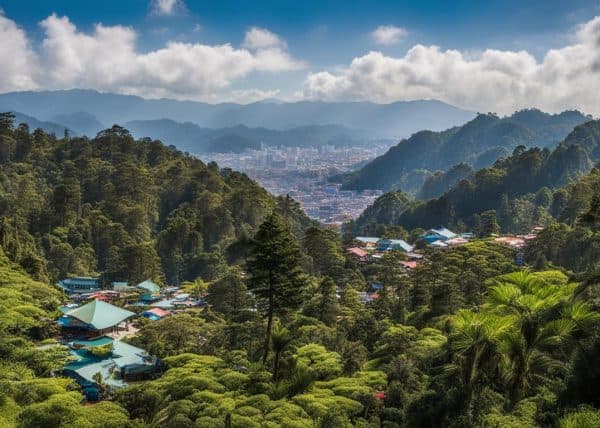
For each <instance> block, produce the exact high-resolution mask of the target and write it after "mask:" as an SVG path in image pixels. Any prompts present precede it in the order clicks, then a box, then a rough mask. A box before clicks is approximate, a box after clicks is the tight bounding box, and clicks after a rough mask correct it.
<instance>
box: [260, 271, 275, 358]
mask: <svg viewBox="0 0 600 428" xmlns="http://www.w3.org/2000/svg"><path fill="white" fill-rule="evenodd" d="M269 277H270V280H269V309H268V315H267V334H266V337H265V349H264V351H263V358H262V362H263V365H264V364H266V363H267V357H268V356H269V345H270V344H271V328H272V327H273V310H274V308H273V300H274V299H273V279H272V275H271V274H269Z"/></svg>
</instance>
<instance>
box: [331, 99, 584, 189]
mask: <svg viewBox="0 0 600 428" xmlns="http://www.w3.org/2000/svg"><path fill="white" fill-rule="evenodd" d="M588 120H590V117H589V116H586V115H584V114H583V113H580V112H578V111H565V112H562V113H560V114H549V113H544V112H542V111H540V110H536V109H529V110H522V111H518V112H516V113H514V114H513V115H511V116H506V117H499V116H497V115H496V114H493V113H487V114H478V115H477V117H475V118H474V119H473V120H471V121H469V122H467V123H465V124H464V125H462V126H457V127H452V128H449V129H447V130H445V131H442V132H435V131H432V130H425V131H420V132H417V133H415V134H413V135H412V136H411V137H410V138H408V139H404V140H402V141H400V143H398V144H397V145H396V146H393V147H391V148H390V149H389V150H388V151H387V152H386V153H385V154H383V155H382V156H380V157H378V158H376V159H374V160H373V161H371V162H370V163H368V164H367V165H365V166H364V167H363V168H362V169H360V170H358V171H355V172H353V173H350V174H348V175H344V176H338V177H333V178H332V180H334V181H338V180H341V181H342V182H343V183H344V188H345V189H382V190H386V191H387V190H403V191H406V192H410V193H415V192H417V191H418V190H419V189H420V187H421V186H422V184H423V183H424V182H425V180H427V178H428V177H429V176H431V175H432V174H433V173H434V172H436V171H440V170H442V171H444V170H447V169H449V168H451V167H452V166H453V165H456V164H458V163H461V162H465V163H468V164H470V165H471V166H472V167H474V168H476V169H480V168H483V167H486V166H489V165H491V164H493V163H494V162H495V161H496V160H497V159H499V158H502V157H506V156H508V155H510V153H512V151H513V150H514V149H515V148H516V147H518V146H525V147H526V148H529V147H541V148H545V147H548V148H552V147H554V146H556V145H557V144H558V143H559V142H560V141H561V140H563V139H564V138H565V137H566V136H567V135H568V134H569V132H571V131H572V130H573V128H574V127H575V126H577V125H579V124H581V123H584V122H586V121H588Z"/></svg>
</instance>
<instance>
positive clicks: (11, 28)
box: [0, 14, 302, 100]
mask: <svg viewBox="0 0 600 428" xmlns="http://www.w3.org/2000/svg"><path fill="white" fill-rule="evenodd" d="M40 25H41V27H42V28H43V30H44V32H45V37H44V39H43V41H42V43H41V46H40V47H39V49H37V50H38V51H39V52H40V53H39V54H36V53H34V50H33V49H32V48H31V46H30V45H29V42H28V40H27V35H26V34H25V32H24V31H23V30H21V29H19V28H18V27H17V26H16V25H15V23H14V22H13V21H11V20H10V19H7V18H5V17H4V16H2V15H0V37H1V38H2V40H3V42H2V44H0V73H2V76H3V77H2V79H0V90H2V91H10V90H23V89H37V88H43V89H68V88H93V89H97V90H100V91H112V92H120V93H128V94H134V95H141V96H145V97H172V98H179V99H184V98H185V99H198V100H219V99H220V98H224V97H227V96H228V95H227V91H228V90H229V87H230V85H231V84H232V82H234V81H236V80H237V79H241V78H244V77H246V76H247V75H248V74H250V73H252V72H261V71H262V72H282V71H287V70H295V69H297V68H299V67H301V66H302V64H301V63H300V62H299V61H297V60H295V59H294V58H293V57H292V56H291V55H290V54H289V53H288V52H287V48H286V46H285V42H283V41H282V40H281V39H280V38H279V37H278V36H276V35H275V34H273V33H270V32H268V31H267V30H261V32H263V33H264V34H269V35H270V37H271V42H268V39H265V38H263V39H260V38H256V36H255V35H254V36H253V35H247V36H246V39H247V40H252V41H253V43H254V45H253V46H252V49H250V48H235V47H233V46H231V45H230V44H223V45H205V44H201V43H182V42H169V43H167V44H166V46H164V47H162V48H159V49H156V50H153V51H149V52H139V51H138V50H137V49H136V39H137V33H136V32H135V30H133V29H132V28H130V27H123V26H110V27H109V26H104V25H102V24H98V25H96V26H95V28H94V30H93V31H92V32H91V33H83V32H81V31H79V30H78V29H77V28H76V26H75V25H74V24H73V23H71V22H70V21H69V19H68V18H67V17H59V16H56V15H54V14H53V15H51V16H49V17H48V18H46V19H45V20H43V21H42V22H41V23H40ZM249 34H250V32H249ZM274 41H276V43H275V42H274ZM245 96H247V95H245ZM255 96H256V95H255Z"/></svg>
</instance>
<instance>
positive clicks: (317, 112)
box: [0, 89, 475, 145]
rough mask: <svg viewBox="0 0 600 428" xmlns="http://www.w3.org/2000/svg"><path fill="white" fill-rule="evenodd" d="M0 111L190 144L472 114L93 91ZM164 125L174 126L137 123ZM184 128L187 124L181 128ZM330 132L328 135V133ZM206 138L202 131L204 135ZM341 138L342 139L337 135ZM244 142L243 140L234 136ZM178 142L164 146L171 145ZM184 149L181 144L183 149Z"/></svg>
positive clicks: (49, 95)
mask: <svg viewBox="0 0 600 428" xmlns="http://www.w3.org/2000/svg"><path fill="white" fill-rule="evenodd" d="M0 110H2V111H7V110H10V111H16V112H21V113H24V114H26V115H29V116H33V117H35V118H36V119H38V120H43V121H51V122H55V123H58V124H61V125H64V126H66V127H68V128H69V129H71V130H72V131H74V132H75V133H78V134H86V135H95V133H96V132H98V131H99V130H100V129H102V128H105V127H108V126H111V125H112V124H115V123H117V124H120V125H125V124H126V123H127V122H131V121H137V122H136V123H135V128H136V129H135V131H134V133H135V134H136V136H138V137H140V136H150V135H152V136H155V134H154V133H153V131H155V130H156V128H157V125H159V127H161V126H163V125H166V126H168V127H170V128H171V129H172V130H173V131H172V132H170V133H169V134H166V135H165V136H169V137H174V136H177V135H184V134H186V133H188V137H187V138H190V136H191V137H193V138H195V135H196V134H198V135H201V134H202V133H203V132H204V131H202V130H201V129H197V128H195V127H192V126H190V124H194V125H197V126H198V127H199V128H213V129H214V128H227V127H234V126H237V125H244V126H246V127H252V128H261V127H262V128H267V129H272V130H288V129H291V128H297V127H305V126H321V125H338V126H341V127H346V128H350V129H353V130H364V131H366V132H368V134H369V135H371V136H373V137H384V138H394V137H396V138H398V137H406V136H409V135H410V134H412V133H414V132H417V131H419V130H421V129H431V130H442V129H446V128H448V127H451V126H455V125H459V124H462V123H464V122H466V121H468V120H470V119H472V118H473V117H474V116H475V114H474V113H472V112H469V111H466V110H462V109H459V108H457V107H454V106H451V105H449V104H445V103H443V102H440V101H434V100H419V101H403V102H396V103H391V104H375V103H371V102H334V103H327V102H318V101H316V102H312V101H300V102H290V103H284V102H275V101H268V102H265V101H263V102H257V103H252V104H247V105H242V104H234V103H221V104H207V103H201V102H194V101H175V100H169V99H152V100H149V99H144V98H140V97H136V96H130V95H118V94H112V93H100V92H96V91H93V90H80V89H73V90H64V91H41V92H12V93H6V94H1V95H0ZM162 119H170V120H172V121H175V122H178V124H175V123H166V122H163V123H159V124H156V123H152V122H150V123H147V124H145V123H143V122H141V121H154V120H162ZM185 122H189V123H190V124H188V123H185ZM329 131H331V129H330V130H329ZM207 132H208V131H207ZM342 134H343V133H342ZM239 136H241V137H245V138H247V137H246V136H245V135H239ZM177 138H181V140H177V141H168V140H167V141H165V142H166V143H167V144H175V145H177V144H178V143H180V142H185V139H186V138H185V137H177ZM186 144H187V143H186Z"/></svg>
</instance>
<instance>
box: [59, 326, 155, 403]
mask: <svg viewBox="0 0 600 428" xmlns="http://www.w3.org/2000/svg"><path fill="white" fill-rule="evenodd" d="M68 346H69V352H70V353H71V356H72V357H73V360H72V361H71V362H69V363H68V364H67V365H66V366H65V367H64V369H63V370H64V373H65V375H67V376H69V377H71V378H73V379H75V380H76V381H77V382H78V383H79V384H80V385H81V387H82V388H83V391H84V394H85V396H86V399H87V400H88V401H98V400H99V399H100V389H101V387H106V386H108V387H111V388H121V387H124V386H127V383H128V381H135V380H143V379H148V378H149V377H151V376H152V375H153V374H154V373H156V372H157V371H160V365H161V363H160V360H158V359H157V358H155V357H152V356H151V355H149V354H148V353H147V352H146V351H145V350H143V349H141V348H137V347H135V346H132V345H129V344H127V343H125V342H122V341H121V340H114V339H112V338H110V337H108V336H101V337H98V338H95V339H91V340H74V341H72V342H69V343H68ZM98 374H100V376H98ZM98 377H100V379H102V383H103V385H99V384H98V380H99V379H98Z"/></svg>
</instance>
